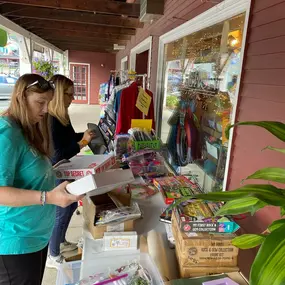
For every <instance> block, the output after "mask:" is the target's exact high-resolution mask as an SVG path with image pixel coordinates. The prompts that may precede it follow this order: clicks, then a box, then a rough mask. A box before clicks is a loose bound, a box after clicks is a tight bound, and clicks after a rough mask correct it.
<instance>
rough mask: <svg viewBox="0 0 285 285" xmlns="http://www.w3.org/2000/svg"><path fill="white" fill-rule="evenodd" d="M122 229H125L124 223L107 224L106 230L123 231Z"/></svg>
mask: <svg viewBox="0 0 285 285" xmlns="http://www.w3.org/2000/svg"><path fill="white" fill-rule="evenodd" d="M124 229H125V225H124V223H122V224H118V225H113V226H107V232H123V231H124Z"/></svg>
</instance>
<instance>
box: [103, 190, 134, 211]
mask: <svg viewBox="0 0 285 285" xmlns="http://www.w3.org/2000/svg"><path fill="white" fill-rule="evenodd" d="M108 195H109V197H110V198H111V199H112V201H113V202H114V203H115V205H116V206H117V207H118V208H120V207H122V206H130V205H131V194H124V193H118V192H117V191H114V190H113V191H111V192H109V193H108Z"/></svg>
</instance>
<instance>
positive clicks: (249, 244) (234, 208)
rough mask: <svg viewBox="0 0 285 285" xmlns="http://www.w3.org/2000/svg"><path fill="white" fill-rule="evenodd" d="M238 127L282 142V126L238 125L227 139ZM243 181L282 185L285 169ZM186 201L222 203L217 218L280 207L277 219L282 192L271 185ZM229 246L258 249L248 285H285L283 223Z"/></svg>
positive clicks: (283, 207) (284, 208)
mask: <svg viewBox="0 0 285 285" xmlns="http://www.w3.org/2000/svg"><path fill="white" fill-rule="evenodd" d="M241 125H245V126H248V125H251V126H258V127H262V128H264V129H266V130H267V131H269V132H270V133H271V134H273V135H274V136H276V137H277V138H278V139H280V140H282V141H283V142H285V124H283V123H280V122H269V121H263V122H240V123H237V124H235V125H231V126H229V127H228V128H227V131H226V133H227V136H229V130H230V129H231V128H232V127H234V126H241ZM266 149H270V150H274V151H278V152H281V153H283V154H285V149H277V148H274V147H271V146H268V147H266ZM247 179H261V180H265V181H272V182H278V183H285V169H283V168H274V167H268V168H263V169H260V170H258V171H257V172H255V173H254V174H252V175H250V176H249V177H247V178H246V180H247ZM190 198H197V199H203V200H208V201H223V202H226V203H225V204H224V206H223V207H222V208H221V209H220V210H219V212H218V213H217V214H216V215H217V216H220V215H238V214H243V213H251V215H253V214H254V213H256V211H258V210H260V209H262V208H264V207H266V206H269V205H273V206H277V207H280V212H281V216H284V215H285V189H280V188H277V187H275V186H273V185H271V184H248V185H244V186H242V187H240V188H238V189H236V190H233V191H225V192H215V193H207V194H199V195H195V196H191V197H184V198H183V201H185V200H188V199H190ZM181 201H182V200H179V201H176V202H175V203H174V204H173V206H172V207H175V206H177V205H178V204H179V203H180V202H181ZM232 243H233V244H234V245H235V246H237V247H239V248H241V249H249V248H253V247H257V246H260V248H259V251H258V254H257V255H256V257H255V260H254V262H253V264H252V267H251V273H250V285H282V284H285V219H280V220H276V221H274V222H273V223H272V224H271V225H270V226H269V227H268V230H267V231H266V232H265V233H262V234H244V235H241V236H238V237H236V238H235V239H233V241H232Z"/></svg>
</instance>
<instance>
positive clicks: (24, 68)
mask: <svg viewBox="0 0 285 285" xmlns="http://www.w3.org/2000/svg"><path fill="white" fill-rule="evenodd" d="M31 46H32V44H31V40H30V39H27V38H26V43H25V38H24V37H23V36H19V55H20V75H23V74H25V73H31V72H32V61H31V60H32V57H31V56H32V54H31V53H30V49H31Z"/></svg>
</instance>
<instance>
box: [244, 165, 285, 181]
mask: <svg viewBox="0 0 285 285" xmlns="http://www.w3.org/2000/svg"><path fill="white" fill-rule="evenodd" d="M246 179H262V180H268V181H274V182H279V183H285V169H284V168H278V167H267V168H263V169H260V170H258V171H256V172H255V173H254V174H252V175H250V176H248V177H247V178H246Z"/></svg>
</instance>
